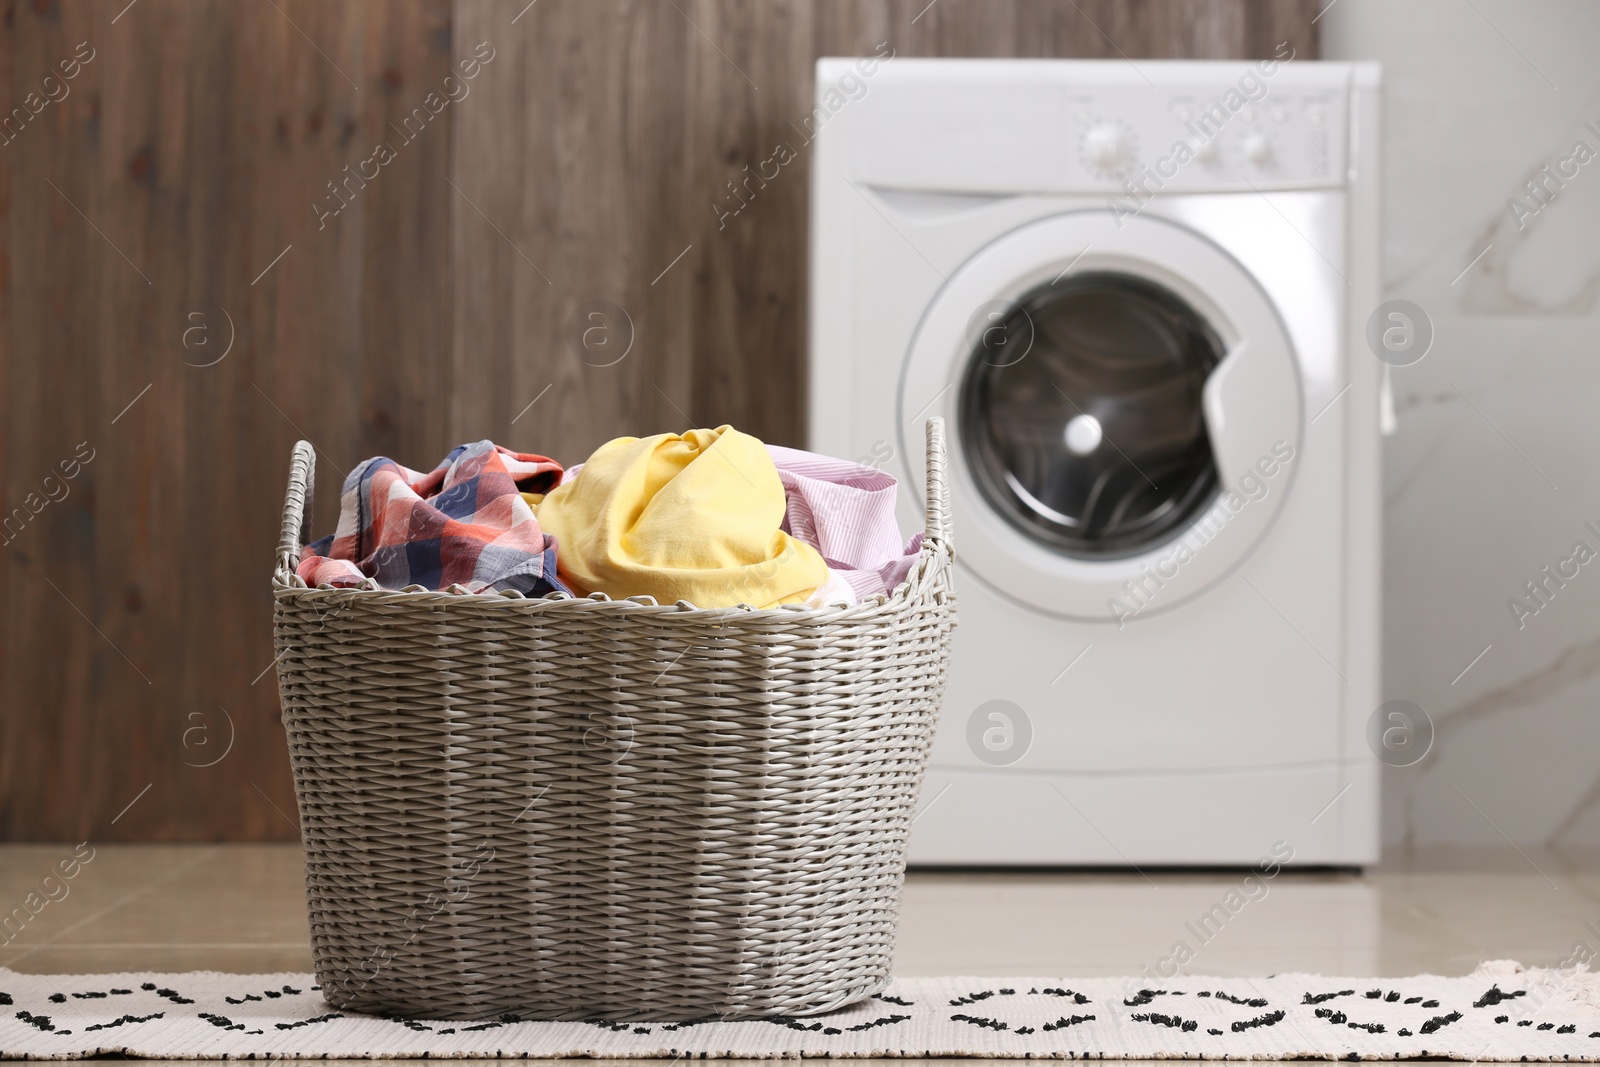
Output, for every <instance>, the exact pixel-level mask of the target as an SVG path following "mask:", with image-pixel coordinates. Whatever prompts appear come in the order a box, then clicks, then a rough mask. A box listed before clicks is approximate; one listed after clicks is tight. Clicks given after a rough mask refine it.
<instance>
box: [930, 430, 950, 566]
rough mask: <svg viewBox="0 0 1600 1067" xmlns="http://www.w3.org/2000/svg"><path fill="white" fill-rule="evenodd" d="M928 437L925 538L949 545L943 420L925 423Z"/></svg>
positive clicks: (948, 492) (948, 497) (948, 510)
mask: <svg viewBox="0 0 1600 1067" xmlns="http://www.w3.org/2000/svg"><path fill="white" fill-rule="evenodd" d="M926 431H927V435H928V480H927V486H926V488H927V494H928V509H927V516H928V519H927V523H928V529H927V536H928V537H929V538H930V539H932V540H935V541H939V542H942V543H943V544H946V545H950V544H951V541H950V487H949V486H948V485H947V484H946V482H945V472H944V419H942V418H940V417H939V416H938V415H935V416H933V417H932V418H930V419H929V420H928V421H927V423H926Z"/></svg>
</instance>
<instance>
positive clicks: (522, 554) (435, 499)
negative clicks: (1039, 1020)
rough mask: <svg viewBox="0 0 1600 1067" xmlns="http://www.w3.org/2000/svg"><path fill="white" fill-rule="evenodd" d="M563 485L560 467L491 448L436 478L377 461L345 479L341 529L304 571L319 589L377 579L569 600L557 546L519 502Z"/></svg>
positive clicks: (465, 448)
mask: <svg viewBox="0 0 1600 1067" xmlns="http://www.w3.org/2000/svg"><path fill="white" fill-rule="evenodd" d="M560 480H561V465H560V464H559V463H557V462H556V461H555V460H553V459H548V458H546V457H544V456H535V455H528V454H524V453H521V452H512V451H510V450H509V449H505V448H500V447H499V446H497V445H495V444H494V443H493V442H491V441H478V442H476V443H474V444H466V445H461V446H459V447H457V448H456V449H454V450H453V451H452V452H451V453H450V454H449V455H448V456H446V457H445V458H444V462H442V463H440V464H439V466H437V467H435V468H434V469H433V470H432V471H431V472H429V473H427V474H422V473H420V472H418V471H414V470H410V469H409V468H406V467H402V466H401V465H400V464H398V463H396V462H395V461H394V460H392V459H385V458H384V457H382V456H378V457H376V458H373V459H369V460H367V461H365V462H364V463H362V464H361V465H360V466H358V467H357V468H356V469H355V470H353V471H351V472H350V476H349V477H348V478H346V479H345V482H344V491H343V494H342V495H341V497H340V502H339V528H338V530H337V531H336V532H335V533H333V534H331V535H329V536H328V537H324V538H322V539H321V540H320V541H315V542H313V543H312V544H309V545H306V546H305V547H304V548H303V549H302V550H301V553H300V566H299V568H298V573H299V575H300V577H301V578H302V579H303V580H304V581H305V583H306V584H307V585H309V586H311V587H313V588H315V587H317V586H321V585H331V586H335V587H339V588H349V587H353V586H360V585H362V584H363V583H364V582H365V581H366V579H368V578H373V579H375V580H376V581H377V583H378V585H380V586H382V587H383V588H385V589H403V588H405V587H406V586H408V585H420V586H425V587H427V588H428V589H448V588H450V587H451V586H455V585H460V586H461V587H463V588H464V589H465V590H467V591H468V592H472V593H483V592H503V591H505V590H510V589H514V590H516V591H518V592H520V593H522V594H523V595H524V596H530V597H537V596H543V595H544V594H546V593H550V592H556V591H560V592H566V591H567V590H566V587H565V586H564V585H562V584H561V582H560V580H559V579H558V578H557V577H556V542H555V538H553V537H547V536H546V535H545V533H544V531H543V530H541V529H540V528H539V521H538V519H536V518H534V514H533V509H532V508H530V507H529V506H528V503H527V501H525V500H523V498H522V496H521V495H520V494H521V493H522V492H524V491H526V492H529V493H544V492H548V491H549V490H551V489H553V488H555V486H556V484H557V483H558V482H560Z"/></svg>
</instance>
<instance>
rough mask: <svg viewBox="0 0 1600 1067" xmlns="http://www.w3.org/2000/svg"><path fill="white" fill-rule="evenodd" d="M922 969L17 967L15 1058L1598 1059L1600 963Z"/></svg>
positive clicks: (7, 1049) (1, 1027) (8, 1046)
mask: <svg viewBox="0 0 1600 1067" xmlns="http://www.w3.org/2000/svg"><path fill="white" fill-rule="evenodd" d="M1139 985H1140V983H1139V982H1138V981H1137V980H1127V979H1119V978H1087V979H1035V978H1017V979H1004V980H996V979H993V978H904V979H900V980H898V981H896V982H894V983H893V984H892V985H891V986H890V987H889V988H888V989H887V990H886V991H884V992H883V993H882V994H880V995H878V996H876V997H873V998H871V999H869V1000H867V1001H864V1002H862V1003H860V1004H857V1005H855V1006H853V1007H850V1008H847V1009H845V1010H843V1011H839V1012H836V1013H834V1014H831V1015H826V1016H818V1017H815V1018H800V1019H769V1020H762V1021H759V1022H721V1021H717V1020H705V1021H702V1022H688V1023H594V1022H560V1023H556V1022H520V1021H517V1020H515V1019H513V1018H510V1017H499V1018H494V1019H485V1020H483V1021H482V1022H465V1023H463V1022H430V1021H427V1020H415V1019H399V1018H383V1017H378V1016H371V1015H354V1014H346V1013H343V1012H338V1011H334V1010H333V1009H331V1008H330V1007H329V1006H328V1004H327V1002H326V1001H324V1000H323V999H322V995H321V993H320V992H319V987H318V986H317V985H315V984H314V979H313V978H312V977H311V976H310V975H307V974H256V975H238V974H218V973H216V972H211V971H196V972H190V973H187V974H95V975H33V974H18V973H16V972H14V971H9V970H5V969H0V1006H3V1007H0V1054H3V1055H4V1057H6V1058H10V1059H76V1058H82V1057H86V1056H94V1055H104V1054H108V1053H110V1054H117V1053H120V1054H125V1055H130V1056H140V1057H149V1058H158V1057H159V1058H181V1059H191V1058H192V1059H236V1058H243V1057H251V1058H263V1057H318V1058H320V1057H330V1058H385V1059H388V1058H423V1057H427V1058H434V1059H437V1058H440V1057H444V1058H467V1057H489V1056H494V1057H502V1056H525V1057H540V1058H551V1057H565V1056H582V1057H608V1058H654V1057H663V1058H677V1057H683V1056H689V1057H717V1058H721V1057H734V1058H742V1059H759V1058H771V1057H799V1056H808V1057H809V1056H835V1057H887V1056H896V1057H899V1056H919V1057H920V1056H973V1057H1045V1056H1049V1057H1096V1058H1106V1059H1218V1058H1233V1059H1296V1058H1313V1059H1408V1058H1420V1057H1429V1058H1446V1059H1459V1060H1523V1059H1528V1060H1594V1059H1597V1058H1600V975H1595V974H1591V973H1590V972H1588V971H1587V970H1582V969H1576V970H1524V969H1523V968H1522V967H1521V966H1519V965H1518V964H1515V963H1510V962H1504V961H1501V962H1495V963H1487V964H1484V965H1483V966H1482V967H1480V968H1478V970H1477V971H1475V972H1473V973H1472V974H1471V975H1468V976H1466V977H1462V978H1440V977H1436V976H1433V975H1421V976H1417V977H1413V978H1384V979H1374V978H1328V977H1323V976H1319V975H1303V974H1288V975H1277V976H1274V977H1270V978H1190V977H1181V978H1176V979H1172V980H1171V981H1168V982H1166V983H1164V984H1163V985H1162V986H1161V988H1158V989H1140V988H1139Z"/></svg>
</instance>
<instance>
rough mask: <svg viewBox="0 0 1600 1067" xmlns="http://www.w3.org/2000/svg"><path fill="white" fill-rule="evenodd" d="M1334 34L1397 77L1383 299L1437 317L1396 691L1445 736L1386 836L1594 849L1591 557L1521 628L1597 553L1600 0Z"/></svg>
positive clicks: (1406, 10) (1402, 775)
mask: <svg viewBox="0 0 1600 1067" xmlns="http://www.w3.org/2000/svg"><path fill="white" fill-rule="evenodd" d="M1320 25H1321V27H1322V31H1323V55H1324V56H1325V57H1326V58H1328V59H1375V60H1379V61H1381V62H1382V64H1383V66H1384V91H1385V97H1386V128H1385V130H1384V138H1383V140H1384V147H1385V152H1386V160H1385V167H1386V173H1385V177H1384V204H1385V212H1386V217H1385V228H1386V236H1385V242H1384V261H1383V272H1384V288H1385V296H1386V298H1394V297H1404V298H1406V299H1409V300H1412V301H1414V302H1416V303H1417V304H1419V305H1421V306H1422V307H1423V308H1424V309H1425V310H1426V311H1427V312H1428V314H1429V316H1430V317H1431V319H1432V322H1433V325H1434V329H1435V340H1434V343H1433V348H1432V350H1431V351H1430V352H1429V354H1428V355H1427V357H1426V358H1424V359H1423V360H1422V361H1421V362H1420V363H1417V364H1416V365H1414V366H1411V367H1407V368H1402V369H1398V370H1396V371H1395V372H1394V378H1393V383H1394V389H1395V401H1396V411H1397V414H1398V416H1399V429H1398V432H1397V433H1396V434H1395V436H1393V437H1391V438H1389V439H1388V441H1387V443H1386V448H1385V453H1384V459H1385V468H1386V469H1385V474H1384V492H1385V500H1386V507H1385V523H1384V530H1385V538H1386V548H1385V568H1386V571H1385V575H1384V627H1385V637H1384V648H1385V657H1386V665H1385V669H1384V689H1385V697H1386V698H1395V697H1404V698H1407V699H1410V700H1414V701H1415V702H1417V703H1418V704H1420V705H1422V706H1423V708H1425V709H1426V710H1427V711H1428V712H1429V713H1430V715H1431V716H1432V718H1433V720H1434V723H1435V724H1436V730H1437V733H1436V740H1435V747H1434V749H1433V751H1432V752H1431V753H1430V754H1429V756H1428V757H1427V758H1426V759H1425V760H1423V761H1422V762H1421V763H1420V764H1418V765H1417V766H1415V767H1412V768H1408V769H1404V770H1398V771H1391V772H1390V773H1389V774H1388V777H1386V779H1385V789H1386V796H1385V801H1384V806H1385V836H1386V838H1387V840H1388V841H1389V842H1390V843H1391V844H1398V843H1405V844H1415V845H1428V844H1438V843H1456V844H1478V843H1481V844H1487V843H1497V844H1498V843H1502V842H1503V838H1502V836H1501V835H1502V832H1503V834H1504V835H1505V837H1509V838H1510V839H1511V840H1513V841H1515V842H1516V843H1518V844H1525V843H1548V844H1552V845H1555V846H1591V847H1592V846H1594V845H1596V844H1600V558H1596V559H1595V561H1594V562H1591V563H1588V564H1587V565H1586V566H1580V565H1577V564H1572V565H1569V572H1570V566H1577V570H1578V574H1577V577H1576V578H1573V579H1571V580H1569V581H1567V583H1566V585H1565V587H1564V588H1560V589H1558V590H1556V592H1555V593H1554V596H1553V597H1551V598H1550V600H1549V603H1548V606H1545V607H1542V608H1541V609H1540V610H1539V611H1538V613H1537V614H1536V615H1533V616H1531V617H1526V618H1524V619H1523V620H1521V625H1520V628H1519V620H1518V618H1517V617H1516V615H1515V614H1514V613H1513V611H1512V609H1511V607H1510V606H1509V604H1508V602H1509V601H1510V599H1511V598H1512V597H1516V596H1519V595H1522V589H1523V585H1524V583H1525V582H1528V581H1530V580H1533V579H1536V578H1539V577H1540V568H1542V567H1544V566H1546V565H1552V566H1554V565H1556V564H1557V563H1558V561H1560V560H1563V559H1566V558H1568V557H1570V556H1572V555H1573V550H1574V545H1575V543H1576V542H1579V541H1582V542H1584V543H1585V544H1586V545H1587V546H1588V548H1589V549H1592V550H1594V551H1595V552H1597V553H1600V534H1597V533H1596V532H1593V531H1591V530H1588V529H1586V528H1585V526H1584V524H1585V523H1586V522H1590V521H1592V522H1593V523H1594V525H1595V530H1600V403H1597V401H1600V343H1597V337H1600V329H1597V327H1600V132H1597V131H1600V62H1597V61H1596V57H1597V55H1600V4H1595V3H1591V2H1588V0H1569V2H1550V0H1542V2H1511V0H1420V2H1419V0H1407V2H1405V3H1400V2H1395V0H1336V2H1335V3H1334V5H1333V6H1332V7H1331V8H1330V9H1329V10H1327V12H1326V14H1325V15H1323V17H1322V18H1321V21H1320ZM1587 121H1593V122H1594V124H1595V129H1593V130H1591V129H1587V128H1585V126H1584V124H1585V122H1587ZM1580 139H1581V140H1582V141H1584V142H1585V144H1586V145H1587V147H1588V148H1589V149H1591V150H1593V151H1594V152H1595V153H1596V154H1597V158H1595V159H1594V161H1592V162H1590V163H1588V164H1587V165H1586V166H1582V167H1580V168H1579V169H1578V173H1577V175H1576V176H1575V177H1573V178H1571V179H1570V180H1568V181H1567V182H1566V186H1565V188H1562V189H1560V190H1559V191H1558V192H1557V193H1556V194H1555V196H1554V198H1553V199H1551V200H1550V202H1549V204H1548V206H1545V207H1543V208H1542V209H1541V210H1540V211H1539V212H1538V214H1537V215H1535V216H1533V217H1531V218H1529V219H1527V220H1525V221H1526V226H1525V228H1522V229H1519V228H1518V223H1517V221H1516V219H1515V218H1514V217H1513V214H1512V212H1511V210H1510V209H1509V207H1508V200H1509V199H1510V198H1511V197H1513V196H1515V195H1518V194H1519V193H1521V186H1522V184H1523V183H1524V182H1525V181H1527V180H1528V179H1529V178H1530V177H1532V176H1533V173H1534V172H1535V171H1537V170H1538V169H1539V168H1540V167H1541V166H1544V165H1545V164H1547V163H1548V164H1551V165H1552V166H1554V165H1555V164H1556V163H1557V161H1559V160H1561V159H1563V158H1565V157H1567V156H1568V155H1569V154H1571V149H1572V146H1573V144H1574V142H1575V141H1577V140H1580ZM1528 202H1529V203H1530V204H1531V203H1532V201H1528ZM1486 247H1488V248H1489V251H1488V253H1487V254H1486V255H1484V256H1483V257H1482V258H1481V259H1479V260H1478V261H1477V262H1476V264H1475V265H1473V266H1472V267H1471V268H1470V269H1467V267H1468V264H1469V263H1471V262H1472V260H1473V258H1474V257H1475V256H1478V254H1479V253H1480V252H1482V251H1483V250H1484V249H1485V248H1486ZM1464 270H1465V274H1464V275H1463V273H1462V272H1463V271H1464ZM1551 588H1554V585H1553V583H1552V586H1551ZM1526 603H1528V604H1529V605H1530V606H1538V605H1537V603H1536V602H1534V601H1532V600H1527V601H1526ZM1486 646H1489V651H1488V652H1487V653H1486V654H1485V655H1484V656H1483V658H1482V659H1480V660H1478V662H1477V663H1476V665H1474V666H1473V667H1472V668H1471V669H1470V670H1468V671H1467V672H1466V674H1465V675H1464V676H1461V677H1460V678H1459V680H1455V679H1457V676H1458V675H1460V673H1461V671H1462V669H1463V668H1465V667H1467V665H1468V664H1469V663H1471V662H1472V660H1473V658H1474V657H1475V656H1477V655H1478V654H1479V653H1480V652H1482V651H1483V649H1484V648H1485V647H1486ZM1474 805H1476V807H1475V806H1474Z"/></svg>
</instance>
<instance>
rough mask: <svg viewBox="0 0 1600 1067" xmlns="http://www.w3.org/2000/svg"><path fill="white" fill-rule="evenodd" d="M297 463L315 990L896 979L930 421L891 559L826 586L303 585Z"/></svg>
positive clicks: (934, 473) (672, 1013)
mask: <svg viewBox="0 0 1600 1067" xmlns="http://www.w3.org/2000/svg"><path fill="white" fill-rule="evenodd" d="M314 461H315V455H314V453H313V451H312V449H311V446H310V445H309V444H307V443H306V442H304V441H302V442H300V443H299V444H297V445H296V446H295V449H294V457H293V463H292V465H291V467H290V473H289V490H288V495H287V499H286V500H285V502H284V512H283V528H282V537H281V540H280V544H279V548H278V560H277V570H276V572H275V574H274V578H273V592H274V599H275V610H274V630H275V635H276V645H277V652H278V655H279V659H278V684H279V692H280V694H281V696H282V701H283V722H284V727H285V730H286V732H287V734H288V740H289V752H290V757H291V761H292V764H293V768H294V783H295V792H296V795H297V798H298V801H299V805H300V820H301V833H302V837H303V840H304V845H305V851H306V894H307V897H308V898H309V904H310V915H311V939H312V954H313V958H314V959H315V961H316V970H317V977H318V980H319V981H320V982H321V984H322V987H323V995H324V996H325V997H326V998H327V999H328V1001H329V1002H330V1003H331V1004H333V1005H334V1006H335V1007H338V1008H343V1009H352V1010H359V1011H376V1012H395V1013H400V1014H403V1015H408V1016H413V1017H424V1018H473V1019H492V1018H500V1017H504V1016H508V1015H509V1016H515V1017H517V1018H521V1019H583V1018H590V1019H615V1020H627V1019H655V1020H674V1019H697V1018H707V1017H722V1018H746V1017H758V1016H791V1015H808V1014H815V1013H818V1012H825V1011H829V1010H831V1009H834V1008H838V1007H840V1006H842V1005H845V1004H849V1003H851V1002H852V1001H856V1000H860V999H862V998H864V997H867V996H870V995H871V994H873V993H875V992H878V991H879V990H881V989H883V988H884V986H885V985H887V983H888V979H889V968H890V962H891V959H892V956H893V949H894V941H895V924H896V920H897V917H898V912H899V903H900V889H901V883H902V881H903V878H904V870H905V847H906V839H907V837H908V835H909V834H910V831H911V821H912V817H913V809H914V807H915V804H916V800H917V793H918V789H919V787H920V785H921V782H922V778H923V771H924V768H925V766H926V760H927V753H928V748H929V745H930V743H931V740H932V734H933V729H934V723H935V718H936V716H937V713H938V709H939V704H940V700H941V698H942V696H943V692H944V685H945V676H946V666H947V657H948V652H949V643H950V635H951V630H952V628H953V627H954V624H955V596H954V591H953V588H952V558H953V556H952V549H951V543H950V533H949V518H948V515H949V507H948V498H947V491H946V487H945V471H944V436H943V427H942V424H941V422H940V421H939V420H938V419H931V420H929V422H928V425H927V471H928V475H927V511H926V514H927V536H926V540H925V541H924V544H923V548H922V553H921V556H920V558H919V559H918V561H917V563H916V564H915V566H914V567H913V568H912V570H911V574H910V577H909V580H908V582H907V584H905V585H903V586H901V587H900V588H899V589H898V590H897V591H895V592H894V594H893V595H892V596H889V597H887V598H875V599H874V600H872V601H869V602H866V603H862V604H858V605H855V606H853V607H848V608H830V609H824V610H815V609H807V608H802V607H785V608H779V609H771V610H755V609H751V608H733V609H722V610H712V609H699V608H693V607H691V606H689V605H685V604H678V605H660V604H656V603H654V602H653V601H652V600H650V598H648V597H639V598H633V599H630V600H624V601H613V600H609V599H606V598H605V597H604V596H602V595H599V594H597V595H596V596H594V597H590V598H585V599H574V598H571V597H546V598H543V599H527V598H523V597H521V596H518V595H516V594H507V595H470V594H461V593H450V592H430V591H425V590H410V591H390V590H383V589H379V588H377V587H376V586H371V587H370V588H365V589H341V590H335V589H331V588H323V589H309V588H307V587H306V585H305V583H304V582H303V581H302V580H301V579H300V578H299V577H297V576H296V574H295V564H296V562H297V561H298V559H299V554H300V546H301V544H302V543H303V542H304V541H305V540H306V539H307V538H306V530H307V514H308V512H309V503H310V499H311V491H312V490H311V486H312V472H313V465H314ZM369 585H370V583H369Z"/></svg>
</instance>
